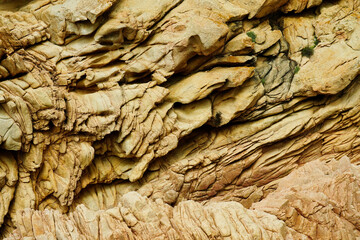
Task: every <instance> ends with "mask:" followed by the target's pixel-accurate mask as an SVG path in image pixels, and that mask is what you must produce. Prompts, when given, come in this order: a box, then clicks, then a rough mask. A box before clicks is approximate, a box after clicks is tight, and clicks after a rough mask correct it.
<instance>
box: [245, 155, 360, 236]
mask: <svg viewBox="0 0 360 240" xmlns="http://www.w3.org/2000/svg"><path fill="white" fill-rule="evenodd" d="M359 174H360V172H359V167H358V166H354V165H352V164H350V161H349V159H348V158H346V157H343V158H341V159H340V160H339V161H336V160H331V161H329V162H327V163H325V162H320V161H313V162H311V163H307V164H306V165H305V166H303V167H301V168H299V169H298V170H296V171H294V172H292V173H291V174H289V175H288V176H287V177H285V178H283V179H281V180H280V181H279V184H278V188H277V189H276V191H274V192H273V193H270V194H269V195H268V196H267V197H266V198H265V199H264V200H262V201H260V202H258V203H255V204H253V205H252V208H254V209H257V210H262V211H265V212H268V213H271V214H273V215H276V216H277V217H278V218H279V219H281V220H283V221H285V223H286V225H287V226H288V227H291V228H293V229H294V230H295V231H296V232H298V233H302V234H304V235H306V236H307V237H308V238H309V239H355V238H357V237H359V236H360V231H359V217H360V212H359V211H360V204H359V198H360V196H359V190H358V189H359V186H360V184H359Z"/></svg>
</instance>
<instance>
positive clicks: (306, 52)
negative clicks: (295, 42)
mask: <svg viewBox="0 0 360 240" xmlns="http://www.w3.org/2000/svg"><path fill="white" fill-rule="evenodd" d="M313 54H314V48H313V47H309V46H306V47H304V48H303V49H301V55H302V56H305V57H311V55H313Z"/></svg>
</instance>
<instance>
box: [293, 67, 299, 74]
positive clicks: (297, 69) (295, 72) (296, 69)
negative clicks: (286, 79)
mask: <svg viewBox="0 0 360 240" xmlns="http://www.w3.org/2000/svg"><path fill="white" fill-rule="evenodd" d="M299 71H300V67H299V66H296V67H295V70H294V75H295V74H297V73H298V72H299Z"/></svg>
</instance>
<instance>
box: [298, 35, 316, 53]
mask: <svg viewBox="0 0 360 240" xmlns="http://www.w3.org/2000/svg"><path fill="white" fill-rule="evenodd" d="M319 42H320V41H319V39H317V37H316V36H315V35H314V45H312V46H306V47H304V48H303V49H301V55H302V56H305V57H311V56H312V55H313V54H314V48H315V47H316V46H317V45H318V44H319Z"/></svg>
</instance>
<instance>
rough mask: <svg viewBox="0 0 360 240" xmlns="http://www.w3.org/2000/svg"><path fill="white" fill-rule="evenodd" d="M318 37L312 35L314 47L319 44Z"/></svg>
mask: <svg viewBox="0 0 360 240" xmlns="http://www.w3.org/2000/svg"><path fill="white" fill-rule="evenodd" d="M319 42H320V41H319V39H318V38H317V37H316V35H314V48H315V47H316V46H317V45H318V44H319Z"/></svg>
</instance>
